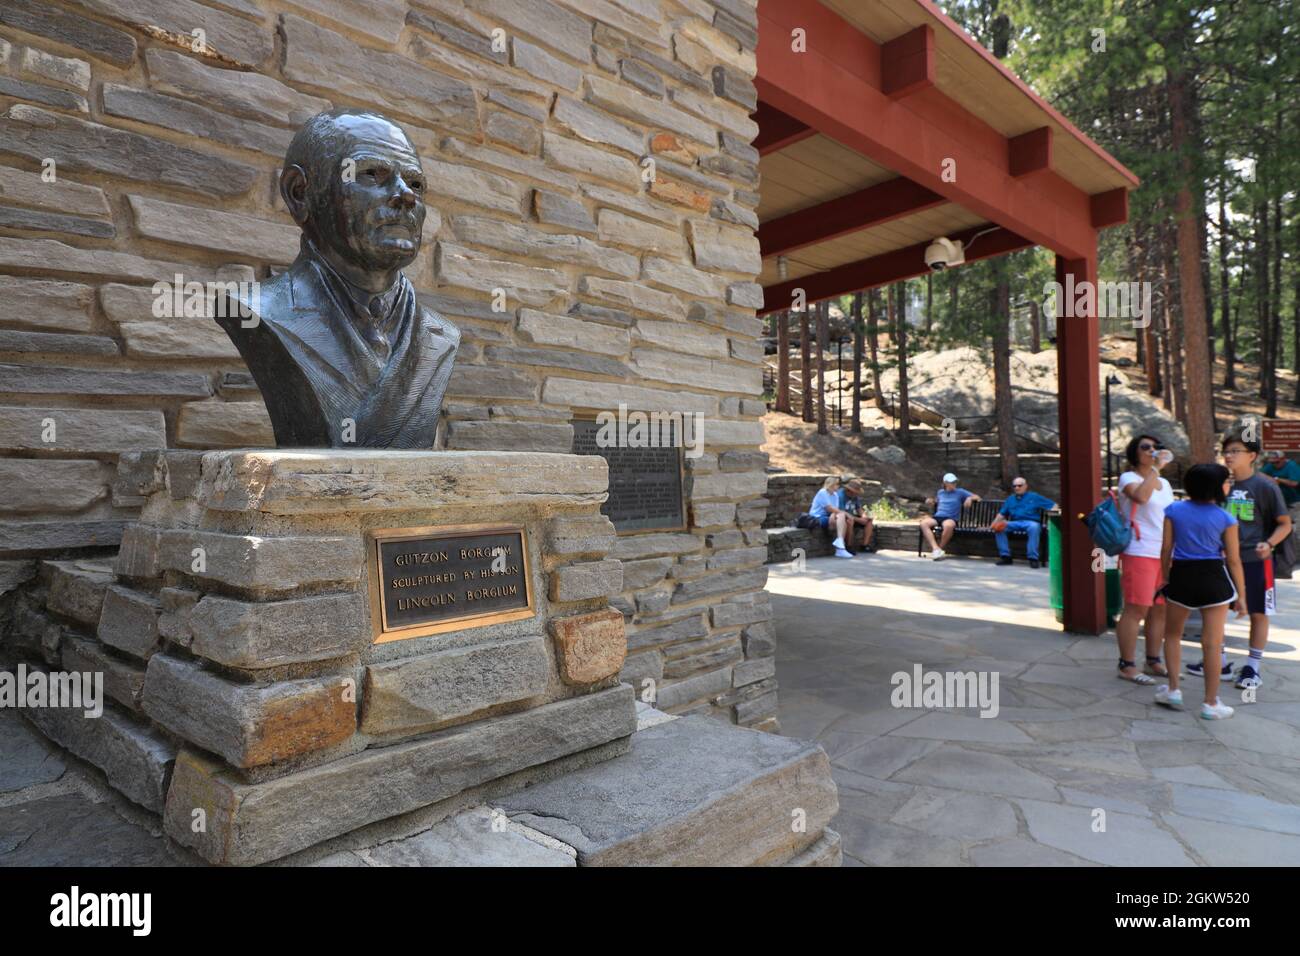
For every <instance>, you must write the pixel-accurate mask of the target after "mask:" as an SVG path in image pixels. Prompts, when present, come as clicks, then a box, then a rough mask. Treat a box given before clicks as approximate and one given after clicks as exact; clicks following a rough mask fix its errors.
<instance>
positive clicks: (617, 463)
mask: <svg viewBox="0 0 1300 956" xmlns="http://www.w3.org/2000/svg"><path fill="white" fill-rule="evenodd" d="M600 428H601V426H600V425H599V424H598V423H597V422H596V421H595V420H593V419H590V418H575V419H574V420H573V453H574V454H575V455H600V456H601V457H602V458H604V459H605V461H606V462H607V463H608V464H609V497H608V498H607V499H606V500H605V503H604V504H603V505H601V507H600V512H601V514H603V515H605V517H607V518H609V520H610V521H612V522H613V523H614V528H615V530H617V531H618V532H619V533H620V534H622V533H625V532H631V531H682V530H684V529H685V528H686V502H685V500H684V498H683V493H684V491H685V482H683V480H682V456H683V454H684V450H683V448H682V446H681V440H680V437H679V436H678V435H677V434H676V431H675V429H674V430H673V433H672V435H664V436H663V437H664V438H665V439H667V440H666V441H663V442H661V443H660V447H619V446H613V447H604V448H602V447H601V446H600V445H598V444H597V443H596V436H597V435H598V434H599V432H600ZM670 442H671V443H670Z"/></svg>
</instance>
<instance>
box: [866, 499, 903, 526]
mask: <svg viewBox="0 0 1300 956" xmlns="http://www.w3.org/2000/svg"><path fill="white" fill-rule="evenodd" d="M866 512H867V514H868V515H870V516H871V517H872V518H873V519H874V520H876V521H906V520H907V519H908V514H907V512H906V511H904V510H903V509H902V508H900V507H898V505H896V504H894V503H893V502H892V501H890V500H889V499H888V498H878V499H877V500H875V501H873V502H871V504H870V505H868V506H867V508H866Z"/></svg>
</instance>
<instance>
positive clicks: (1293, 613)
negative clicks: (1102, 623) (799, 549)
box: [768, 551, 1300, 866]
mask: <svg viewBox="0 0 1300 956" xmlns="http://www.w3.org/2000/svg"><path fill="white" fill-rule="evenodd" d="M768 590H769V591H770V592H771V593H772V604H773V607H774V611H775V620H776V627H777V680H778V683H779V685H780V698H781V705H780V721H781V728H782V733H784V734H787V735H789V736H794V737H805V738H810V739H815V740H817V741H818V742H820V743H821V745H822V746H823V747H824V748H825V749H826V752H827V753H828V755H829V756H830V758H831V761H832V766H833V772H834V777H835V780H836V782H837V783H838V784H839V788H840V813H839V815H838V817H837V818H836V819H835V821H834V822H833V823H832V824H831V826H832V827H833V828H834V829H835V830H837V831H838V832H839V833H840V835H841V837H842V838H843V843H842V847H843V850H844V863H845V865H846V866H854V865H857V866H862V865H868V866H870V865H886V866H888V865H908V866H931V865H940V866H944V865H972V866H1094V865H1115V866H1125V865H1170V866H1192V865H1201V866H1206V865H1208V866H1224V865H1266V864H1271V865H1278V864H1281V865H1287V864H1289V865H1300V581H1282V582H1279V585H1278V590H1279V604H1280V607H1281V610H1280V611H1279V613H1278V614H1277V615H1276V616H1275V617H1274V619H1273V622H1272V630H1271V633H1270V640H1269V645H1268V648H1267V651H1266V654H1265V663H1264V669H1263V678H1264V683H1263V686H1262V687H1261V688H1260V689H1259V690H1258V692H1257V694H1258V700H1257V702H1256V703H1243V702H1242V700H1241V695H1242V692H1241V691H1240V690H1237V689H1235V688H1234V687H1232V686H1231V685H1230V684H1228V685H1225V686H1224V689H1223V690H1222V691H1221V696H1222V698H1223V700H1224V701H1225V702H1227V703H1230V704H1232V705H1234V706H1235V707H1236V708H1237V710H1236V714H1235V715H1234V716H1233V717H1232V718H1231V719H1228V720H1222V721H1209V720H1202V719H1201V718H1200V716H1199V709H1200V700H1201V694H1202V688H1201V683H1200V681H1199V680H1198V679H1196V678H1191V677H1188V678H1185V679H1184V696H1185V697H1186V699H1187V701H1188V709H1187V710H1186V711H1184V712H1181V713H1179V712H1174V711H1170V710H1166V709H1164V708H1161V707H1157V706H1155V705H1154V704H1153V703H1152V696H1153V689H1152V688H1151V687H1140V686H1137V685H1134V684H1132V683H1128V682H1126V681H1121V680H1117V679H1116V678H1115V676H1114V675H1115V660H1116V658H1117V657H1118V652H1117V649H1116V645H1115V636H1114V632H1113V631H1108V632H1107V633H1105V634H1103V635H1101V636H1100V637H1083V636H1078V635H1070V634H1065V633H1063V632H1062V631H1061V629H1060V625H1058V624H1057V623H1056V621H1055V618H1054V616H1053V614H1052V611H1051V610H1050V608H1049V607H1048V571H1047V570H1046V569H1039V570H1031V569H1030V568H1029V567H1028V566H1027V565H1025V564H1023V563H1020V562H1017V563H1016V564H1015V565H1013V566H1011V567H998V566H996V565H995V564H994V563H993V562H992V561H989V560H986V559H974V558H947V559H945V560H944V561H942V562H939V563H932V562H931V561H930V560H929V559H928V558H918V557H916V556H914V555H912V554H908V553H904V552H898V551H883V552H880V553H878V554H875V555H861V556H859V557H855V558H853V559H852V560H851V561H849V560H843V559H837V558H821V559H815V560H811V561H808V562H807V563H806V566H805V568H804V569H802V570H799V569H796V568H795V567H794V566H793V565H779V566H778V565H773V566H772V568H771V575H770V577H769V580H768ZM1189 623H1192V624H1195V623H1198V622H1197V620H1196V618H1195V617H1193V619H1192V621H1191V622H1189ZM1189 630H1192V628H1190V627H1189ZM1227 644H1228V653H1229V657H1230V659H1231V660H1232V661H1233V662H1234V663H1236V664H1240V662H1241V661H1242V660H1244V659H1245V657H1246V654H1247V648H1248V644H1247V628H1246V625H1245V623H1244V621H1243V622H1242V623H1230V624H1229V627H1228V639H1227ZM1141 646H1142V645H1141V642H1139V653H1141ZM1199 659H1200V647H1199V643H1198V642H1197V640H1196V638H1195V637H1192V638H1191V639H1186V638H1185V639H1184V643H1183V660H1184V662H1187V661H1195V660H1199ZM918 664H919V665H921V667H922V668H923V671H924V672H929V671H940V672H946V671H963V672H970V671H976V672H987V673H989V674H993V673H996V674H997V675H998V703H999V710H998V713H997V716H996V717H980V716H978V714H979V711H978V709H976V708H967V709H964V710H944V709H928V710H927V709H923V708H910V707H908V708H896V707H894V706H892V704H891V700H890V698H891V693H892V692H893V691H894V685H893V684H892V683H891V676H892V675H893V674H895V673H896V672H900V671H901V672H906V673H908V674H909V675H910V674H913V673H914V668H915V666H916V665H918Z"/></svg>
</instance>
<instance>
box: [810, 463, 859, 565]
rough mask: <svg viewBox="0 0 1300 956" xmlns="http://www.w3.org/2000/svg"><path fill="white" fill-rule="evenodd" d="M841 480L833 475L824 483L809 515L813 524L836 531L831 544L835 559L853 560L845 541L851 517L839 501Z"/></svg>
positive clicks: (815, 496) (815, 497)
mask: <svg viewBox="0 0 1300 956" xmlns="http://www.w3.org/2000/svg"><path fill="white" fill-rule="evenodd" d="M839 490H840V480H839V479H838V478H836V477H835V476H834V475H831V476H830V477H829V478H827V479H826V480H825V481H824V482H822V487H821V490H820V491H819V492H817V494H815V495H814V496H813V500H812V507H811V508H809V509H808V513H809V514H810V515H811V516H812V520H813V522H814V523H815V524H816V525H817V526H818V527H821V528H824V529H826V530H830V529H832V528H833V529H834V531H835V540H834V541H832V542H831V544H832V545H833V546H834V547H835V557H837V558H851V557H853V555H851V554H850V553H849V551H848V547H847V544H846V542H845V540H844V538H845V536H846V535H847V533H848V529H849V516H848V514H847V513H846V512H845V511H844V509H843V508H841V507H840V503H839V502H840V499H839Z"/></svg>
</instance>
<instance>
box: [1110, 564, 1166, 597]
mask: <svg viewBox="0 0 1300 956" xmlns="http://www.w3.org/2000/svg"><path fill="white" fill-rule="evenodd" d="M1119 580H1120V584H1121V585H1122V586H1123V588H1124V603H1125V604H1126V605H1133V606H1135V607H1150V606H1151V605H1152V604H1164V603H1165V599H1164V598H1163V597H1158V596H1157V595H1156V587H1157V586H1158V585H1159V584H1160V559H1159V558H1144V557H1140V556H1139V555H1136V554H1125V555H1121V556H1120V559H1119Z"/></svg>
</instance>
